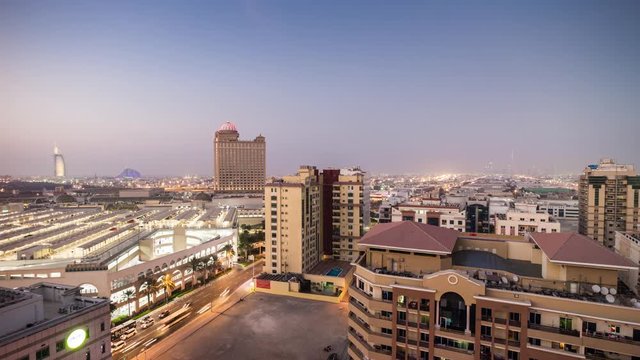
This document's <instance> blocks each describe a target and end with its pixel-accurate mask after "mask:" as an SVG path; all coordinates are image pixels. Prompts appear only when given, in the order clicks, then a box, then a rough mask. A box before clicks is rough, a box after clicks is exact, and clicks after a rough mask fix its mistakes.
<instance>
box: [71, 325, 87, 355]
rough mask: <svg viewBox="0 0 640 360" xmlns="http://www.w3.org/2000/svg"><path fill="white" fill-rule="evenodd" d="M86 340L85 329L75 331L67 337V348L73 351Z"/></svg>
mask: <svg viewBox="0 0 640 360" xmlns="http://www.w3.org/2000/svg"><path fill="white" fill-rule="evenodd" d="M85 340H87V331H86V330H85V329H75V330H73V331H72V332H71V333H70V334H69V335H67V341H66V343H67V348H68V349H71V350H75V349H77V348H79V347H81V346H82V344H84V342H85Z"/></svg>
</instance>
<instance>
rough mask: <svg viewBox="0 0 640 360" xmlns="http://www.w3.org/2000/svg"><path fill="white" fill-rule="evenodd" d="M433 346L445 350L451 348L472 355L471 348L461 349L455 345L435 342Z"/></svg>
mask: <svg viewBox="0 0 640 360" xmlns="http://www.w3.org/2000/svg"><path fill="white" fill-rule="evenodd" d="M435 347H437V348H440V349H445V350H452V351H455V352H458V353H461V354H467V355H473V350H468V349H461V348H458V347H455V346H449V345H445V344H435Z"/></svg>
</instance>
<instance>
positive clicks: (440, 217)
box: [392, 202, 467, 232]
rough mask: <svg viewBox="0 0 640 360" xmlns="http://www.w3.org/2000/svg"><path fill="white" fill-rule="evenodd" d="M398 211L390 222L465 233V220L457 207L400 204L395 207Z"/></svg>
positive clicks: (462, 211)
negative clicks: (414, 223) (412, 222)
mask: <svg viewBox="0 0 640 360" xmlns="http://www.w3.org/2000/svg"><path fill="white" fill-rule="evenodd" d="M396 209H397V210H398V211H396V212H394V213H393V214H392V222H398V221H415V222H418V223H423V224H430V225H435V226H440V227H443V228H447V229H453V230H457V231H460V232H463V231H465V227H466V222H467V218H466V215H465V211H464V210H460V208H459V207H458V206H457V205H448V204H425V203H424V202H420V203H402V204H398V205H397V206H396Z"/></svg>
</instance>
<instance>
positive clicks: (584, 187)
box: [579, 159, 640, 248]
mask: <svg viewBox="0 0 640 360" xmlns="http://www.w3.org/2000/svg"><path fill="white" fill-rule="evenodd" d="M639 193H640V176H638V175H637V174H636V171H635V169H634V168H633V165H620V164H616V163H615V162H614V161H613V160H611V159H603V160H601V161H600V164H598V165H589V166H587V168H586V169H585V170H584V173H583V175H582V176H580V184H579V208H580V217H579V231H580V233H581V234H583V235H587V236H589V237H590V238H592V239H594V240H597V241H599V242H600V243H602V244H604V245H605V246H608V247H610V248H612V247H614V244H615V233H616V231H634V230H636V231H637V230H640V227H639V226H638V208H639V206H638V202H639V197H640V194H639Z"/></svg>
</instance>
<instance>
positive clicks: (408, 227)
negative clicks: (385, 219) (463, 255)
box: [358, 221, 460, 254]
mask: <svg viewBox="0 0 640 360" xmlns="http://www.w3.org/2000/svg"><path fill="white" fill-rule="evenodd" d="M459 234H460V233H459V232H458V231H455V230H451V229H447V228H442V227H439V226H433V225H427V224H422V223H417V222H413V221H402V222H395V223H386V224H379V225H376V226H375V227H374V228H373V229H371V231H369V232H368V233H367V234H365V236H363V237H362V239H360V241H359V242H358V244H359V245H364V246H369V247H384V248H397V249H404V250H415V251H421V252H436V253H446V254H451V252H452V251H453V247H454V246H455V244H456V240H458V235H459Z"/></svg>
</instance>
